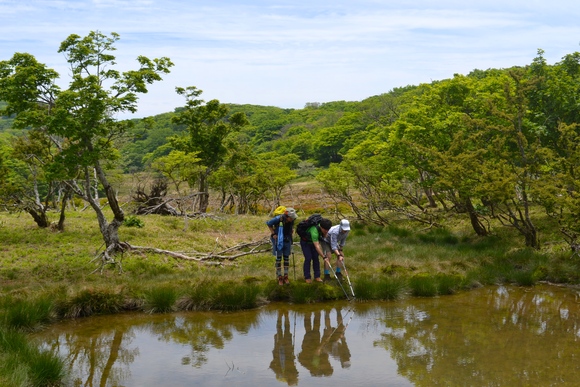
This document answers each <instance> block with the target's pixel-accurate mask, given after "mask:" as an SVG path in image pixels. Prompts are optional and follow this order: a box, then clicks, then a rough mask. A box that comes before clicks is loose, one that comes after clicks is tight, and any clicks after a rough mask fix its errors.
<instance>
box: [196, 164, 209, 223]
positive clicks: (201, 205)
mask: <svg viewBox="0 0 580 387" xmlns="http://www.w3.org/2000/svg"><path fill="white" fill-rule="evenodd" d="M209 173H210V170H209V168H208V169H206V170H205V172H203V173H201V174H200V177H199V192H200V195H199V202H198V210H199V212H200V213H202V214H205V213H206V212H207V207H208V206H209V187H208V184H207V177H208V176H209Z"/></svg>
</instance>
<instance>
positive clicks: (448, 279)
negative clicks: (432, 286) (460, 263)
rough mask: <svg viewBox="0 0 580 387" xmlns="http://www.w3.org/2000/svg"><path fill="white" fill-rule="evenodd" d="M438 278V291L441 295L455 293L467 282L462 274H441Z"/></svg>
mask: <svg viewBox="0 0 580 387" xmlns="http://www.w3.org/2000/svg"><path fill="white" fill-rule="evenodd" d="M436 279H437V291H438V293H439V294H440V295H450V294H455V293H457V291H458V290H459V289H461V287H462V285H463V284H464V283H465V279H464V278H463V277H462V276H459V275H455V274H439V275H437V276H436Z"/></svg>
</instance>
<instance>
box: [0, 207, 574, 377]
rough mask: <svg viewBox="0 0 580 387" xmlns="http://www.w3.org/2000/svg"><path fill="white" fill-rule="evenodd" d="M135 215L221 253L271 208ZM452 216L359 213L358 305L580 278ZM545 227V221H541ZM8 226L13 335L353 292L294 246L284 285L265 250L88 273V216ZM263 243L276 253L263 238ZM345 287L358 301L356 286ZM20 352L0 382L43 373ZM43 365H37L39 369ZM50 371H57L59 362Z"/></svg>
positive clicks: (149, 259)
mask: <svg viewBox="0 0 580 387" xmlns="http://www.w3.org/2000/svg"><path fill="white" fill-rule="evenodd" d="M299 213H300V216H303V214H302V213H301V212H299ZM326 216H329V217H331V215H329V214H326ZM331 218H332V217H331ZM130 219H132V220H131V221H130V222H129V224H128V226H129V225H131V227H128V226H123V227H121V229H120V237H121V240H123V241H126V242H128V243H130V244H132V245H136V246H150V247H156V248H160V249H165V250H170V251H175V252H181V253H183V254H194V253H195V252H215V251H222V250H225V249H227V248H230V247H232V246H235V245H238V244H241V243H247V242H253V241H258V240H262V239H265V238H266V237H267V235H268V230H267V228H266V227H265V225H264V222H265V220H267V216H266V215H260V216H252V215H245V216H235V215H220V216H219V217H206V218H200V219H190V220H189V221H188V227H187V229H186V230H184V220H183V219H182V218H175V217H163V216H156V215H152V216H146V217H139V218H130ZM448 222H449V224H450V225H453V226H450V227H449V228H432V229H430V230H420V229H418V228H413V227H412V226H411V225H409V223H401V222H396V221H394V222H393V224H391V225H390V226H388V227H381V226H377V225H366V226H365V225H362V224H360V223H358V222H356V221H354V219H353V222H352V225H353V227H352V231H351V234H350V236H349V238H348V240H347V245H346V247H345V249H344V252H345V256H346V259H345V262H346V264H347V267H348V272H349V274H350V279H351V282H352V285H353V289H354V292H355V295H356V300H357V301H361V302H364V301H366V300H397V299H402V298H405V297H409V296H420V297H432V296H436V295H439V296H442V295H447V294H453V293H456V292H459V291H465V290H468V289H470V288H472V287H475V286H480V285H487V284H500V283H510V284H517V285H522V286H532V285H533V284H535V283H537V281H551V282H563V283H570V284H578V283H580V261H579V260H577V259H570V258H569V257H570V252H569V251H568V250H567V249H566V246H565V245H563V244H561V243H554V242H551V243H550V244H547V245H546V248H545V249H541V250H532V249H528V248H525V247H524V246H522V240H521V238H520V237H519V236H518V235H517V234H515V233H514V231H513V230H509V229H502V233H501V237H500V236H498V235H492V236H489V237H485V238H484V237H478V236H476V235H474V234H473V232H472V231H471V230H470V228H469V225H468V224H467V223H466V222H465V220H463V219H461V218H457V219H449V220H448ZM140 226H142V227H140ZM548 226H549V222H548V221H546V223H545V224H543V227H548ZM0 232H1V233H2V236H3V243H2V247H1V248H2V253H1V255H0V324H1V326H2V327H3V328H2V329H8V330H11V331H12V330H14V331H18V332H30V331H34V330H38V329H42V327H43V326H46V325H47V324H50V323H51V322H53V321H55V320H57V319H62V318H79V317H87V316H93V315H98V314H111V313H118V312H122V311H129V310H130V311H136V310H140V311H143V312H147V313H164V312H171V311H174V310H178V311H180V310H184V311H188V310H236V309H246V308H254V307H257V306H260V305H262V304H263V303H265V302H268V301H282V302H291V303H296V304H304V303H311V302H324V301H328V300H337V299H345V294H344V292H343V290H342V289H341V288H340V287H339V286H338V284H337V283H335V282H334V281H333V282H330V283H323V284H318V283H313V284H306V283H305V282H304V280H303V276H302V262H303V257H302V254H301V252H300V248H299V246H298V245H295V246H294V254H293V256H291V258H290V265H291V266H290V280H291V283H290V285H287V286H279V285H278V284H277V281H276V280H275V268H274V258H273V257H272V255H271V254H270V253H269V252H264V253H259V254H250V255H246V256H243V257H239V258H236V259H234V260H223V261H221V262H220V264H219V265H215V264H213V265H208V264H205V263H200V262H195V261H188V260H181V259H177V258H172V257H170V256H167V255H163V254H155V253H142V252H126V253H125V254H124V255H123V256H119V257H118V258H119V259H120V260H121V262H122V266H123V269H124V273H119V270H118V268H117V267H106V268H105V269H104V271H103V272H102V274H99V273H96V274H91V272H93V270H95V268H96V264H95V262H91V261H92V259H93V258H94V257H95V255H96V254H97V253H98V252H99V251H101V250H102V245H103V242H102V238H101V235H100V233H99V231H98V227H97V224H96V219H95V217H94V215H93V214H92V213H91V212H90V211H83V212H81V211H72V210H71V211H69V213H68V214H67V221H66V228H65V230H64V231H63V232H55V231H52V230H51V229H39V228H38V227H36V225H35V224H34V223H33V222H32V220H31V218H29V217H28V216H26V215H24V214H20V215H19V214H7V213H0ZM550 235H551V234H550ZM554 235H555V234H554ZM260 248H263V249H265V250H269V246H268V245H267V244H266V245H263V246H261V247H260ZM246 250H247V249H246ZM214 263H215V262H214ZM343 284H344V288H345V290H346V292H347V293H348V295H349V296H350V288H349V287H348V283H347V282H346V281H345V282H344V283H343ZM14 353H18V351H16V352H11V351H6V350H3V349H0V363H2V360H4V361H5V362H7V363H10V362H12V363H10V364H14V367H13V372H12V373H3V372H2V371H1V370H0V385H22V383H24V384H26V383H30V381H31V380H32V379H34V378H35V376H34V372H35V371H31V368H30V367H31V366H30V365H25V366H20V365H18V362H17V360H18V359H19V357H18V356H19V355H14ZM15 359H16V360H15ZM38 359H39V360H38V362H39V364H41V363H43V362H44V364H47V363H50V359H44V360H43V355H39V357H38ZM43 367H45V366H43V365H38V369H40V370H42V369H43ZM46 367H47V368H50V367H52V366H50V365H47V366H46ZM4 368H5V367H4ZM54 370H55V372H54V373H53V374H55V375H58V374H59V371H58V370H57V367H55V368H54ZM40 373H46V374H47V375H48V374H51V372H50V371H40ZM23 380H24V381H25V382H22V381H23ZM21 382H22V383H21Z"/></svg>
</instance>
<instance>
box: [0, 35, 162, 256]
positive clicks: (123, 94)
mask: <svg viewBox="0 0 580 387" xmlns="http://www.w3.org/2000/svg"><path fill="white" fill-rule="evenodd" d="M118 40H119V35H118V34H116V33H114V32H113V33H111V35H110V36H106V35H104V34H102V33H100V32H94V31H93V32H90V33H89V34H88V35H87V36H85V37H80V36H78V35H76V34H73V35H70V36H69V37H68V38H67V39H66V40H64V41H63V42H62V43H61V45H60V48H59V50H58V52H59V53H62V54H64V56H65V58H66V60H67V62H68V64H69V65H70V73H71V77H72V79H71V81H70V83H69V86H68V88H67V89H65V90H60V88H58V87H57V86H56V85H55V83H54V81H55V79H56V78H57V77H58V74H57V73H56V72H55V71H53V70H50V69H47V68H46V66H45V65H42V64H40V63H38V62H36V60H35V59H34V57H32V56H31V55H29V54H18V53H17V54H15V55H14V56H13V58H12V59H11V60H9V61H3V62H0V99H2V100H4V101H6V102H7V103H8V106H7V108H6V111H7V112H8V113H14V114H16V118H15V125H16V123H18V125H20V127H26V126H30V127H34V128H39V129H42V130H44V131H45V132H46V134H47V135H48V136H49V137H50V139H51V140H52V141H53V142H54V144H55V146H56V147H57V148H58V149H59V153H58V155H56V157H55V159H54V161H53V163H52V165H51V171H52V172H53V173H58V175H59V176H65V177H66V178H67V181H68V183H69V185H70V187H71V188H72V189H74V192H75V194H76V195H79V196H80V197H82V198H83V199H84V200H86V201H87V202H88V203H89V205H90V206H91V208H92V209H93V210H94V211H95V213H96V215H97V219H98V223H99V228H100V231H101V234H102V235H103V239H104V241H105V245H106V249H105V251H104V252H103V253H102V255H101V257H102V262H104V263H106V262H114V260H113V255H114V253H115V252H117V251H119V250H121V249H123V248H124V246H125V245H124V244H123V243H121V242H120V240H119V234H118V229H119V227H120V226H121V225H122V223H123V220H124V218H125V216H124V212H123V210H122V208H121V206H120V204H119V202H118V199H117V194H116V192H117V191H116V190H115V188H114V187H113V185H112V184H111V182H110V177H109V176H108V175H107V170H108V167H109V166H111V165H112V164H111V163H112V162H113V161H115V160H117V159H118V156H119V152H118V150H117V148H116V141H117V140H118V139H119V138H121V137H122V136H123V135H124V134H125V133H126V131H127V129H128V128H129V127H131V126H132V125H133V124H132V122H131V121H118V120H116V118H115V116H116V115H117V114H118V113H122V112H135V111H136V110H137V100H138V94H139V93H146V92H147V85H149V84H151V83H153V82H156V81H159V80H161V74H164V73H168V72H169V68H170V67H171V66H172V65H173V64H172V63H171V61H170V60H169V59H168V58H159V59H153V60H151V59H148V58H147V57H144V56H139V57H138V58H137V62H138V64H139V67H138V69H136V70H129V71H125V72H119V71H117V70H115V69H114V65H115V56H114V55H112V52H113V51H115V50H116V48H115V43H116V42H117V41H118ZM93 176H96V180H97V181H98V184H99V186H100V188H101V189H102V190H103V191H104V192H105V195H106V197H107V200H108V204H109V206H110V208H111V210H112V212H113V219H112V220H111V221H108V220H107V218H106V216H105V214H104V212H103V210H102V208H101V206H100V203H99V202H98V201H97V200H96V199H95V198H94V197H93V195H92V184H91V179H92V177H93Z"/></svg>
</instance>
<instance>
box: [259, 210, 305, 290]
mask: <svg viewBox="0 0 580 387" xmlns="http://www.w3.org/2000/svg"><path fill="white" fill-rule="evenodd" d="M297 217H298V216H297V215H296V210H294V208H292V207H288V208H286V210H285V211H284V213H283V214H281V215H276V216H274V217H273V218H272V219H270V220H268V221H267V222H266V225H267V226H268V228H269V229H270V241H271V242H272V254H273V255H274V256H275V257H276V278H277V279H278V285H284V284H286V285H287V284H289V283H290V280H289V279H288V269H289V267H290V253H291V252H292V237H293V232H294V220H296V218H297ZM282 258H284V275H282Z"/></svg>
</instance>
